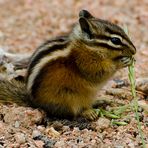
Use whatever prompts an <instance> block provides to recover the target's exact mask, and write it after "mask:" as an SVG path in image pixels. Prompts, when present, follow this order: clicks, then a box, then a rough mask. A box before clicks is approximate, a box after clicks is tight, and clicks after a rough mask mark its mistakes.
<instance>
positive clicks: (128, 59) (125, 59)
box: [119, 57, 134, 68]
mask: <svg viewBox="0 0 148 148" xmlns="http://www.w3.org/2000/svg"><path fill="white" fill-rule="evenodd" d="M133 60H134V59H133V57H122V58H121V59H119V68H122V67H127V66H129V65H131V64H132V61H133Z"/></svg>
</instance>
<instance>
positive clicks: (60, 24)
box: [0, 0, 148, 148]
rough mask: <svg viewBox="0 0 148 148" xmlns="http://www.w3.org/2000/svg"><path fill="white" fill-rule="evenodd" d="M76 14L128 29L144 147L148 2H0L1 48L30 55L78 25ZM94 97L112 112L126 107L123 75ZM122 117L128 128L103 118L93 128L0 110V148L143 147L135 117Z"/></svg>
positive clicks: (81, 121) (147, 120) (84, 123)
mask: <svg viewBox="0 0 148 148" xmlns="http://www.w3.org/2000/svg"><path fill="white" fill-rule="evenodd" d="M81 9H86V10H89V11H90V12H91V13H92V14H93V15H94V16H96V17H98V18H101V19H107V20H109V21H111V22H114V23H116V24H118V25H120V26H124V25H127V26H128V29H129V32H130V37H131V39H132V41H133V43H134V44H135V46H136V48H137V54H136V65H135V71H136V79H137V80H138V81H139V82H140V84H139V85H138V84H137V89H138V93H137V95H138V98H139V101H140V102H142V103H141V104H142V105H141V104H140V109H139V115H140V123H141V128H142V131H143V135H144V140H145V141H146V143H147V145H146V146H147V147H148V142H147V141H148V113H147V112H148V109H147V108H148V96H147V94H148V92H147V90H148V85H147V83H148V81H147V80H145V79H148V0H130V1H129V0H120V1H119V0H114V1H110V0H93V1H92V0H81V1H80V0H53V1H52V0H44V1H43V0H36V1H33V0H0V48H1V49H4V50H6V51H9V52H13V53H23V54H24V53H32V52H33V51H34V50H35V49H36V48H37V47H38V46H39V45H40V44H41V43H42V42H44V41H45V40H46V39H49V38H51V37H54V36H58V35H62V34H64V33H68V32H69V31H70V30H71V28H72V26H73V24H74V23H75V22H76V21H78V13H79V11H80V10H81ZM143 82H144V85H146V86H143ZM120 83H122V84H120ZM141 83H142V84H141ZM121 85H122V86H121ZM141 85H142V86H141ZM99 96H100V97H105V98H108V100H109V101H110V102H113V101H114V103H116V104H117V106H118V105H119V104H122V105H125V104H128V103H129V102H131V101H132V96H131V94H130V87H129V82H128V71H127V69H123V70H121V71H119V72H117V73H116V75H115V76H114V77H113V79H112V80H110V81H109V83H108V84H107V85H106V86H105V87H104V88H103V89H102V90H101V91H100V92H98V97H99ZM143 104H144V106H145V107H143ZM108 108H110V105H107V106H106V109H108ZM145 108H146V109H145ZM126 115H128V124H127V125H126V126H117V125H113V124H112V120H111V119H110V118H105V117H100V118H99V119H98V120H97V121H95V122H88V121H86V120H84V119H77V120H74V121H68V120H58V119H47V118H46V117H45V113H44V112H43V111H40V110H37V109H32V108H27V107H19V106H16V105H9V106H8V105H1V106H0V148H1V147H2V148H3V147H6V148H11V147H13V148H17V147H21V148H28V147H30V148H36V147H38V148H41V147H57V148H59V147H61V148H65V147H68V148H70V147H72V148H76V147H79V148H82V147H86V148H87V147H90V148H91V147H93V148H95V147H96V148H97V147H99V148H109V147H110V148H140V147H142V142H141V139H140V136H139V132H138V129H137V122H136V120H135V118H134V113H133V112H132V111H129V112H128V113H127V114H126ZM122 120H124V121H125V119H122ZM126 121H127V118H126Z"/></svg>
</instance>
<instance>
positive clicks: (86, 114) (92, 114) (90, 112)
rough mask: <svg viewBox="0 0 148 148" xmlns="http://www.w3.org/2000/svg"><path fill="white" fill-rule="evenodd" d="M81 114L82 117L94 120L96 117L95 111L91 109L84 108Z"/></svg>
mask: <svg viewBox="0 0 148 148" xmlns="http://www.w3.org/2000/svg"><path fill="white" fill-rule="evenodd" d="M81 116H83V117H84V118H86V119H88V120H96V119H97V118H98V114H97V112H96V111H95V110H93V109H87V110H84V111H83V112H82V114H81Z"/></svg>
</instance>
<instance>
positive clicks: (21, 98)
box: [0, 80, 29, 106]
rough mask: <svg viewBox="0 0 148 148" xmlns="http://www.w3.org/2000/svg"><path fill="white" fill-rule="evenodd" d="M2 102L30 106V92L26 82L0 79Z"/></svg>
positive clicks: (0, 98)
mask: <svg viewBox="0 0 148 148" xmlns="http://www.w3.org/2000/svg"><path fill="white" fill-rule="evenodd" d="M0 103H3V104H6V103H16V104H19V105H23V106H28V103H29V93H28V92H27V89H26V86H25V83H23V82H20V81H16V80H12V81H8V80H0Z"/></svg>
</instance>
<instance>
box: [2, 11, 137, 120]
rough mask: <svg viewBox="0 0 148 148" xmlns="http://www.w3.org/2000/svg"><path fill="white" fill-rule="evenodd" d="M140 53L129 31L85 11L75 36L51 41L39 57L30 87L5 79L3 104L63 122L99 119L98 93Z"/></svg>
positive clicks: (31, 72) (30, 74)
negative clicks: (33, 110) (37, 110)
mask: <svg viewBox="0 0 148 148" xmlns="http://www.w3.org/2000/svg"><path fill="white" fill-rule="evenodd" d="M135 53H136V48H135V46H134V45H133V43H132V42H131V40H130V39H129V37H128V36H127V34H126V33H125V32H124V30H123V29H121V28H120V27H119V26H117V25H115V24H113V23H110V22H108V21H106V20H101V19H98V18H95V17H94V16H93V15H92V14H90V13H89V12H88V11H86V10H81V11H80V12H79V21H78V22H77V23H76V24H75V26H74V28H73V30H72V31H71V32H70V33H69V35H67V36H62V37H57V38H55V39H51V40H48V41H47V42H45V43H44V44H43V45H41V46H40V47H39V48H38V49H37V50H36V51H35V52H34V54H33V55H32V57H31V60H30V64H29V66H28V70H27V75H26V82H25V83H23V82H19V81H7V80H0V102H15V103H17V104H20V105H22V104H26V105H29V106H32V107H36V108H42V109H43V110H45V111H46V112H47V114H48V115H49V116H55V117H59V118H71V117H77V116H82V117H85V118H86V119H89V120H95V119H97V113H96V112H95V111H94V109H93V108H92V104H93V103H94V101H95V97H96V94H97V92H98V90H99V89H100V88H101V87H102V86H103V85H104V84H105V83H106V82H107V81H108V80H109V79H110V78H111V77H112V76H113V75H114V73H115V72H116V71H118V70H119V69H121V68H124V67H127V66H129V65H130V64H131V63H132V59H133V58H132V57H133V55H134V54H135Z"/></svg>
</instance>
